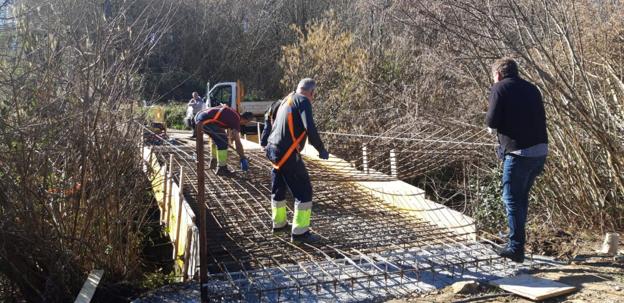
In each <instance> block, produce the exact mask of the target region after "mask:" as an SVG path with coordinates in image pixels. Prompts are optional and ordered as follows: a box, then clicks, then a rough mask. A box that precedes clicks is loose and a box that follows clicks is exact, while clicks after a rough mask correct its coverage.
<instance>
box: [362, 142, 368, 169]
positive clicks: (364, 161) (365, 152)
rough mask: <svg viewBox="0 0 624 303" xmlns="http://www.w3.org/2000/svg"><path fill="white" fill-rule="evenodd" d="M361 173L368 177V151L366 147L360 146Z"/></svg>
mask: <svg viewBox="0 0 624 303" xmlns="http://www.w3.org/2000/svg"><path fill="white" fill-rule="evenodd" d="M362 171H363V172H364V173H365V174H367V175H368V150H367V147H366V145H362Z"/></svg>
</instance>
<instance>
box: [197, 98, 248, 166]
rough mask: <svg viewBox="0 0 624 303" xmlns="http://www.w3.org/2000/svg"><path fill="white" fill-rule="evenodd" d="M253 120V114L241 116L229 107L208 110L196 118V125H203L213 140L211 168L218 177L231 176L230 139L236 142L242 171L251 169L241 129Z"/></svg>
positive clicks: (211, 145)
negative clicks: (228, 165) (229, 160)
mask: <svg viewBox="0 0 624 303" xmlns="http://www.w3.org/2000/svg"><path fill="white" fill-rule="evenodd" d="M252 119H253V114H252V113H250V112H246V113H243V114H242V115H239V114H238V113H237V112H236V111H235V110H233V109H231V108H229V107H228V106H227V105H220V106H216V107H210V108H207V109H205V110H204V111H202V112H200V113H198V114H197V115H196V116H195V123H197V125H202V128H203V130H204V132H205V133H206V134H207V135H208V136H210V139H212V140H211V141H212V142H211V144H210V155H211V159H210V168H212V169H214V168H216V169H217V170H216V171H215V172H216V174H217V175H220V176H223V175H229V174H230V171H229V170H228V168H227V158H228V137H229V138H230V139H231V140H234V142H235V145H236V152H237V153H238V155H239V156H240V167H241V170H242V171H247V170H248V169H249V161H248V160H247V158H246V157H245V151H244V150H243V144H242V143H241V141H240V127H241V125H245V124H247V123H248V122H249V121H251V120H252ZM226 130H227V133H226ZM228 135H229V136H228Z"/></svg>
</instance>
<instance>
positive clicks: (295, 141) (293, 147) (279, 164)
mask: <svg viewBox="0 0 624 303" xmlns="http://www.w3.org/2000/svg"><path fill="white" fill-rule="evenodd" d="M292 101H293V95H292V94H291V95H289V96H288V99H287V100H286V104H285V105H286V107H287V110H288V129H289V131H290V137H291V138H292V140H293V143H292V145H291V146H290V147H289V148H288V150H286V153H285V154H284V155H283V156H282V158H281V159H280V160H279V161H278V162H277V163H273V168H275V169H277V170H279V169H280V168H281V167H282V165H284V163H286V161H287V160H288V158H290V156H291V155H292V153H293V152H294V151H295V150H297V152H299V143H301V141H302V140H303V138H305V136H306V131H305V130H304V131H303V132H302V133H301V135H299V137H295V123H294V122H293V112H292ZM283 105H284V104H282V105H281V106H280V107H282V106H283ZM278 111H279V110H278Z"/></svg>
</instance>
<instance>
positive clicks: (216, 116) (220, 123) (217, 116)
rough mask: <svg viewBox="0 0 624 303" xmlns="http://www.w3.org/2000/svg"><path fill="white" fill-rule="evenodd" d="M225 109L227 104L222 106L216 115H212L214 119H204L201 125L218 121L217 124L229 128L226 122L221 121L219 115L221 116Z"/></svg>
mask: <svg viewBox="0 0 624 303" xmlns="http://www.w3.org/2000/svg"><path fill="white" fill-rule="evenodd" d="M224 109H225V106H223V107H221V109H219V111H218V112H217V114H216V115H215V116H214V117H212V119H208V120H205V121H203V122H202V123H201V125H202V126H204V125H206V124H210V123H216V124H219V125H221V126H222V127H225V128H227V125H225V123H223V122H221V121H219V117H221V112H222V111H223V110H224Z"/></svg>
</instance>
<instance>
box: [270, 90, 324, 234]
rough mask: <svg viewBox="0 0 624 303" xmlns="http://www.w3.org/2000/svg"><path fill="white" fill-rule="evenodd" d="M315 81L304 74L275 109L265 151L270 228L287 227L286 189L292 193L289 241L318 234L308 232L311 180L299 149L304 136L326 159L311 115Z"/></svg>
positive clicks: (320, 156) (284, 228) (278, 230)
mask: <svg viewBox="0 0 624 303" xmlns="http://www.w3.org/2000/svg"><path fill="white" fill-rule="evenodd" d="M315 89H316V82H315V81H314V80H313V79H310V78H306V79H303V80H301V81H300V82H299V85H297V90H296V92H293V93H291V94H289V95H288V96H287V97H286V98H285V99H284V100H283V101H282V102H281V103H280V105H279V108H278V109H277V110H276V113H275V116H274V119H273V123H272V125H271V130H270V135H269V137H268V140H267V144H266V155H267V157H268V158H269V160H270V161H271V162H272V163H273V170H272V171H271V179H272V180H271V181H272V185H271V209H272V218H273V232H284V231H287V230H288V224H287V222H286V220H287V218H286V201H285V198H286V189H287V188H289V189H290V191H291V193H292V194H293V196H294V197H295V207H294V208H295V211H294V215H293V220H292V228H291V241H293V242H317V241H318V240H319V238H318V235H313V234H311V233H310V219H311V216H312V184H311V183H310V176H309V175H308V171H307V169H306V167H305V165H304V163H303V160H302V158H301V154H300V153H299V151H300V150H301V148H303V146H304V145H305V142H306V138H307V139H308V140H309V141H310V144H312V146H314V148H316V150H317V151H319V158H321V159H325V160H326V159H328V158H329V153H328V152H327V150H325V147H324V146H323V142H322V141H321V137H320V136H319V134H318V132H317V130H316V126H315V125H314V120H313V118H312V104H311V102H312V100H314V90H315Z"/></svg>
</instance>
